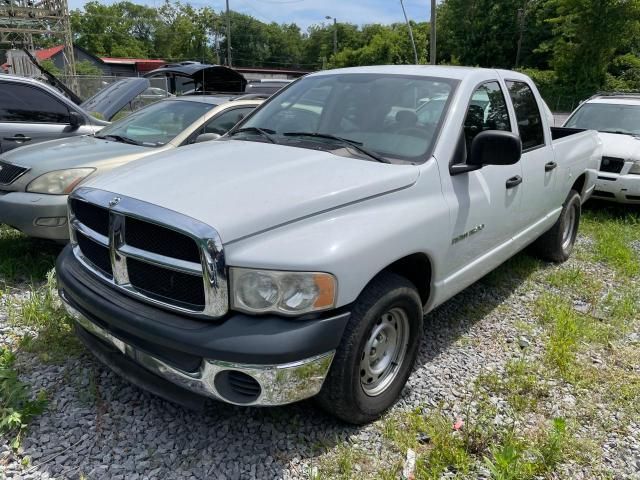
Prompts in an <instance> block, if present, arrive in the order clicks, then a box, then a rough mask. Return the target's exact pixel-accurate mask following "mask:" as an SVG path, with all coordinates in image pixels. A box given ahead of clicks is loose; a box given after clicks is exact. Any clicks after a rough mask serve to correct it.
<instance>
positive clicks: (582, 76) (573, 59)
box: [549, 0, 640, 96]
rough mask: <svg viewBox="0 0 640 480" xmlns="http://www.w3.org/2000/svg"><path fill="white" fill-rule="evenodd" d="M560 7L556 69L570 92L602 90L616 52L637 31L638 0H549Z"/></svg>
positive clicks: (554, 52)
mask: <svg viewBox="0 0 640 480" xmlns="http://www.w3.org/2000/svg"><path fill="white" fill-rule="evenodd" d="M549 3H550V4H552V5H554V6H555V7H556V11H557V16H556V17H555V18H553V19H551V20H550V21H551V23H552V24H553V25H555V28H554V39H553V41H552V44H553V60H552V66H553V68H554V70H555V71H556V73H557V74H558V78H559V79H560V80H561V81H562V82H563V84H564V85H565V86H566V87H567V89H569V90H572V91H573V92H574V93H575V94H576V95H580V96H586V95H588V94H589V93H591V92H593V91H595V90H598V89H599V88H601V87H602V86H603V85H604V84H605V81H606V78H607V76H606V74H607V70H608V68H609V65H610V63H611V62H612V60H613V58H614V56H615V53H616V50H618V49H619V48H620V47H621V46H622V45H623V44H624V43H625V42H626V41H628V40H629V38H630V36H631V32H634V31H637V28H638V25H639V21H640V2H638V0H549Z"/></svg>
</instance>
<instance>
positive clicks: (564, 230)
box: [533, 190, 582, 263]
mask: <svg viewBox="0 0 640 480" xmlns="http://www.w3.org/2000/svg"><path fill="white" fill-rule="evenodd" d="M581 213H582V202H581V200H580V194H579V193H578V192H576V191H575V190H571V192H570V193H569V196H568V197H567V199H566V200H565V202H564V205H563V207H562V212H561V213H560V217H559V218H558V220H557V221H556V223H555V224H554V225H553V227H551V229H550V230H549V231H548V232H546V233H544V234H543V235H542V236H541V237H540V238H539V239H538V240H536V242H535V243H534V245H533V246H534V248H535V250H536V252H537V253H538V256H539V257H541V258H542V259H544V260H549V261H552V262H556V263H562V262H565V261H567V260H568V259H569V257H570V256H571V252H572V251H573V246H574V244H575V242H576V237H577V236H578V227H579V226H580V216H581Z"/></svg>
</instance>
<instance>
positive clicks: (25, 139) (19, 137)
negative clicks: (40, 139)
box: [3, 134, 31, 142]
mask: <svg viewBox="0 0 640 480" xmlns="http://www.w3.org/2000/svg"><path fill="white" fill-rule="evenodd" d="M3 140H10V141H12V142H28V141H29V140H31V137H25V136H24V135H20V134H18V135H16V136H15V137H4V138H3Z"/></svg>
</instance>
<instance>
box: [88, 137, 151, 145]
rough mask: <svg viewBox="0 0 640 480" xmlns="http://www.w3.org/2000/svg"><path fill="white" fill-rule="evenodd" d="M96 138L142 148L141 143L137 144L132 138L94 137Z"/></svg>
mask: <svg viewBox="0 0 640 480" xmlns="http://www.w3.org/2000/svg"><path fill="white" fill-rule="evenodd" d="M96 138H103V139H105V140H108V139H113V140H115V141H116V142H120V143H128V144H129V145H138V146H139V147H140V146H142V142H138V141H137V140H134V139H133V138H129V137H123V136H122V135H96Z"/></svg>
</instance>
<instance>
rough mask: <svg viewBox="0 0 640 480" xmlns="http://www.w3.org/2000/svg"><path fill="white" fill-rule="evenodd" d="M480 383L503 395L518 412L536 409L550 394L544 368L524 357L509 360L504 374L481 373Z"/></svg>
mask: <svg viewBox="0 0 640 480" xmlns="http://www.w3.org/2000/svg"><path fill="white" fill-rule="evenodd" d="M478 383H479V384H480V385H482V386H483V387H484V388H485V389H487V390H489V391H491V392H494V393H497V394H499V395H500V396H502V397H503V398H504V399H505V400H507V402H508V403H509V405H510V406H511V408H513V409H514V411H515V412H517V413H522V412H530V411H535V410H536V409H537V407H538V403H539V402H540V401H543V400H545V399H546V398H548V397H549V395H550V392H549V388H548V386H547V382H546V379H545V376H544V372H543V369H542V368H540V365H539V364H538V363H536V362H534V361H531V360H528V359H525V358H524V357H522V358H519V359H518V360H511V361H509V362H508V363H507V365H506V367H505V372H504V375H498V374H497V373H491V374H485V375H481V376H480V377H478Z"/></svg>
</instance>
